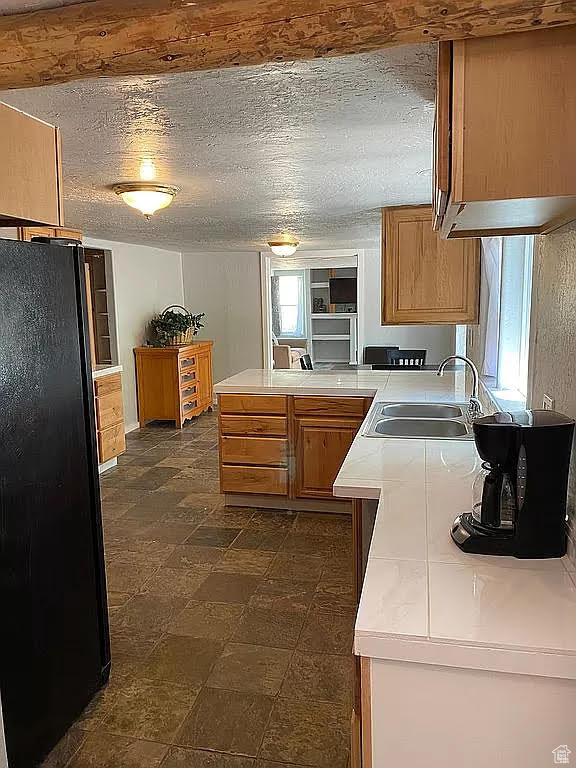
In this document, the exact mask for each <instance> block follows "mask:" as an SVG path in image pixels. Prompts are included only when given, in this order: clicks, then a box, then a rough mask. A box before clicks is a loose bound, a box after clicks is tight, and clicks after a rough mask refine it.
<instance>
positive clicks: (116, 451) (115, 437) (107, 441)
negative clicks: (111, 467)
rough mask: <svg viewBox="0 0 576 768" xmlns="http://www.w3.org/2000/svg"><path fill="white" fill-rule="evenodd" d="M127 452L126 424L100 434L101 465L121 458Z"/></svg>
mask: <svg viewBox="0 0 576 768" xmlns="http://www.w3.org/2000/svg"><path fill="white" fill-rule="evenodd" d="M125 450H126V438H125V436H124V424H117V425H116V426H115V427H109V428H108V429H103V430H100V431H99V432H98V455H99V457H100V464H103V463H104V462H105V461H109V460H110V459H113V458H115V457H116V456H119V455H120V454H121V453H124V451H125Z"/></svg>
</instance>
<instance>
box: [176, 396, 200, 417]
mask: <svg viewBox="0 0 576 768" xmlns="http://www.w3.org/2000/svg"><path fill="white" fill-rule="evenodd" d="M180 409H181V411H182V418H183V419H189V418H190V417H191V416H193V415H194V411H196V410H197V409H198V397H197V396H194V397H192V399H191V400H186V402H185V403H182V405H181V406H180Z"/></svg>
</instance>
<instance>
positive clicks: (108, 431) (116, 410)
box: [94, 373, 126, 464]
mask: <svg viewBox="0 0 576 768" xmlns="http://www.w3.org/2000/svg"><path fill="white" fill-rule="evenodd" d="M94 398H95V405H96V434H97V438H98V459H99V461H100V464H104V462H106V461H110V459H114V458H116V457H117V456H119V455H120V454H121V453H124V451H125V450H126V438H125V429H124V407H123V404H122V374H120V373H111V374H109V375H108V376H102V377H100V378H98V379H96V380H95V381H94Z"/></svg>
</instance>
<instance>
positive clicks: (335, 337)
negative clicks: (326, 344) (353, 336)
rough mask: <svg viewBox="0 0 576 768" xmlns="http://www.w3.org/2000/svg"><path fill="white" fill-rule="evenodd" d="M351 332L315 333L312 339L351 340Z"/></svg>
mask: <svg viewBox="0 0 576 768" xmlns="http://www.w3.org/2000/svg"><path fill="white" fill-rule="evenodd" d="M349 340H350V334H349V333H315V334H313V335H312V341H349Z"/></svg>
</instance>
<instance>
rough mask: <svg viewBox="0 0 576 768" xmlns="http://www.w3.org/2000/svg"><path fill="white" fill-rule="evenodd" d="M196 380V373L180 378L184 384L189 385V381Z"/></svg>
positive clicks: (186, 374) (185, 374)
mask: <svg viewBox="0 0 576 768" xmlns="http://www.w3.org/2000/svg"><path fill="white" fill-rule="evenodd" d="M195 380H196V371H192V373H184V374H183V375H182V376H181V377H180V381H181V383H182V384H188V382H189V381H195Z"/></svg>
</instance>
